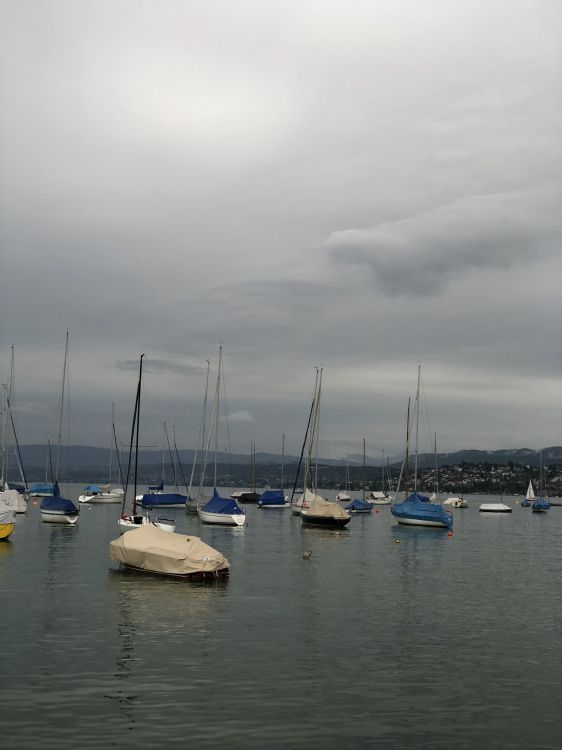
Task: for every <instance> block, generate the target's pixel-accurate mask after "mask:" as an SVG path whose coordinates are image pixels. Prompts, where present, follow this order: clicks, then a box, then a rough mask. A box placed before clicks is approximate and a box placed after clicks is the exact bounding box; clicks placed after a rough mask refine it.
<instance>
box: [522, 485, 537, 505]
mask: <svg viewBox="0 0 562 750" xmlns="http://www.w3.org/2000/svg"><path fill="white" fill-rule="evenodd" d="M534 499H535V490H534V489H533V481H532V480H531V479H529V486H528V487H527V492H526V493H525V498H524V499H523V500H521V507H522V508H530V507H531V505H532V504H533V500H534Z"/></svg>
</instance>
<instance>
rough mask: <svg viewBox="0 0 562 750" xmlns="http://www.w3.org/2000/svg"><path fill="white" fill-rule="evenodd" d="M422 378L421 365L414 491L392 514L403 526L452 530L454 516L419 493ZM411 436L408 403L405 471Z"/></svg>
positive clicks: (395, 506) (419, 369) (417, 403)
mask: <svg viewBox="0 0 562 750" xmlns="http://www.w3.org/2000/svg"><path fill="white" fill-rule="evenodd" d="M420 377H421V365H418V385H417V392H416V404H415V406H416V443H415V463H414V491H413V492H412V493H411V494H410V495H408V494H407V493H406V497H405V498H404V500H402V502H399V503H394V504H393V505H392V506H391V508H390V512H391V513H392V515H393V516H394V517H395V518H396V520H397V521H398V523H399V524H402V525H403V526H429V527H436V528H442V529H450V528H452V526H453V516H452V514H451V513H447V511H446V510H445V509H444V508H443V506H442V505H440V504H439V503H432V502H431V501H430V499H429V498H428V497H426V496H425V495H422V494H421V493H420V492H418V436H419V416H420ZM409 435H410V408H409V403H408V416H407V419H406V450H405V457H404V469H405V470H406V471H407V470H408V446H409Z"/></svg>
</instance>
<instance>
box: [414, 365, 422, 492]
mask: <svg viewBox="0 0 562 750" xmlns="http://www.w3.org/2000/svg"><path fill="white" fill-rule="evenodd" d="M420 372H421V364H420V363H419V362H418V387H417V391H416V456H415V459H414V492H417V490H418V440H419V427H420Z"/></svg>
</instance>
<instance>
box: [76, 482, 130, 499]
mask: <svg viewBox="0 0 562 750" xmlns="http://www.w3.org/2000/svg"><path fill="white" fill-rule="evenodd" d="M124 494H125V491H124V490H122V489H121V488H120V487H112V486H111V485H110V484H88V485H86V487H84V489H83V491H82V494H81V495H80V497H79V498H78V502H79V503H92V504H94V503H100V504H101V503H121V502H122V501H123V495H124Z"/></svg>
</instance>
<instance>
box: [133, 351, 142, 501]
mask: <svg viewBox="0 0 562 750" xmlns="http://www.w3.org/2000/svg"><path fill="white" fill-rule="evenodd" d="M143 357H144V354H141V358H140V365H139V384H138V388H137V407H136V412H137V430H136V438H135V491H134V493H133V516H134V515H136V512H137V475H138V463H139V427H140V398H141V384H142V359H143Z"/></svg>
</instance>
